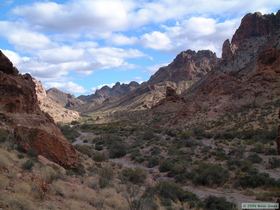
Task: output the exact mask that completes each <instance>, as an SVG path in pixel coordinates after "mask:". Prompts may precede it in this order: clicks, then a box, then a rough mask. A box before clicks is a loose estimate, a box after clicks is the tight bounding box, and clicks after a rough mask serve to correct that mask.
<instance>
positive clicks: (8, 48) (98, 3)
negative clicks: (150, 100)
mask: <svg viewBox="0 0 280 210" xmlns="http://www.w3.org/2000/svg"><path fill="white" fill-rule="evenodd" d="M278 9H280V1H279V0H269V1H268V0H254V1H252V0H157V1H155V0H56V1H55V0H53V1H51V0H50V1H47V0H42V1H34V0H25V1H22V0H0V49H1V50H2V51H3V52H4V54H6V55H7V56H8V57H9V58H10V60H11V61H12V62H13V63H14V65H15V66H16V67H17V68H18V69H19V71H20V72H21V73H30V74H31V75H32V76H33V77H35V78H36V79H38V80H40V81H41V82H42V83H43V85H44V86H45V88H51V87H57V88H60V89H62V90H63V91H65V92H68V93H71V94H74V95H76V96H78V95H81V94H91V93H94V91H95V90H96V89H97V88H100V87H102V86H103V85H109V86H112V85H113V84H114V83H116V82H118V81H119V82H121V83H128V82H130V81H137V82H142V81H146V80H148V79H149V77H150V76H151V75H152V74H153V73H154V72H155V71H156V70H157V69H158V68H159V67H161V66H165V65H167V64H168V63H170V62H171V61H172V60H173V59H174V58H175V56H176V55H177V54H178V53H180V52H181V51H184V50H187V49H192V50H196V51H197V50H202V49H210V50H212V51H214V52H216V54H217V56H219V57H220V56H221V47H222V43H223V41H224V40H226V39H230V38H231V37H232V35H233V33H234V31H235V30H236V29H237V28H238V26H239V24H240V21H241V18H242V17H243V16H244V15H245V14H247V13H249V12H256V11H259V12H262V13H273V12H277V10H278Z"/></svg>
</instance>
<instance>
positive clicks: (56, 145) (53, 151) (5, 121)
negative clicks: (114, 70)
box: [0, 52, 78, 168]
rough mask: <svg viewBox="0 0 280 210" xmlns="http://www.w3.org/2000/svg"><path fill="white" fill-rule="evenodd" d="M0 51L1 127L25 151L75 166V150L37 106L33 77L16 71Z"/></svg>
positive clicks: (51, 120) (64, 164) (69, 166)
mask: <svg viewBox="0 0 280 210" xmlns="http://www.w3.org/2000/svg"><path fill="white" fill-rule="evenodd" d="M0 55H1V56H0V67H1V68H0V95H1V97H0V128H1V127H2V128H5V129H8V130H10V131H11V132H13V133H14V135H15V140H16V143H17V144H19V145H21V146H22V147H23V148H24V149H25V150H26V151H27V150H28V149H30V148H32V149H34V150H35V151H36V152H38V154H40V155H43V156H45V157H46V158H48V159H50V160H52V161H54V162H56V163H58V164H60V165H61V166H63V167H67V168H71V167H74V166H75V165H76V163H77V161H78V156H77V152H76V151H75V149H74V148H73V146H72V145H71V144H70V143H69V142H68V141H67V140H66V139H65V137H64V136H63V135H62V133H61V131H60V130H59V128H58V127H57V126H56V125H55V123H54V121H53V119H52V118H51V117H50V116H49V115H48V114H45V113H43V112H42V111H41V110H40V108H39V105H38V100H37V97H36V92H35V84H34V82H33V80H32V77H31V76H30V75H28V74H25V75H21V74H18V73H17V71H16V70H15V69H16V68H14V67H13V65H12V63H11V62H10V61H9V59H8V58H7V57H6V56H4V55H3V53H2V52H0Z"/></svg>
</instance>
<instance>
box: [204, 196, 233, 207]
mask: <svg viewBox="0 0 280 210" xmlns="http://www.w3.org/2000/svg"><path fill="white" fill-rule="evenodd" d="M204 209H205V210H237V207H236V205H235V204H234V203H231V202H228V201H227V200H226V199H225V198H224V197H221V198H219V197H215V196H209V197H207V198H206V199H205V201H204Z"/></svg>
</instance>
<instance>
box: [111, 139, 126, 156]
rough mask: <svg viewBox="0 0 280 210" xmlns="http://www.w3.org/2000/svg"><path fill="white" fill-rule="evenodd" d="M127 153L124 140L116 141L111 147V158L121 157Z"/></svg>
mask: <svg viewBox="0 0 280 210" xmlns="http://www.w3.org/2000/svg"><path fill="white" fill-rule="evenodd" d="M126 153H127V149H126V145H125V144H124V143H122V142H115V143H114V144H112V145H110V147H109V156H110V158H120V157H123V156H125V155H126Z"/></svg>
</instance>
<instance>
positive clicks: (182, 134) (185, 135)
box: [178, 130, 193, 139]
mask: <svg viewBox="0 0 280 210" xmlns="http://www.w3.org/2000/svg"><path fill="white" fill-rule="evenodd" d="M192 135H193V133H192V131H190V130H184V131H181V132H180V133H179V134H178V137H179V138H180V139H189V138H190V137H191V136H192Z"/></svg>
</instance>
